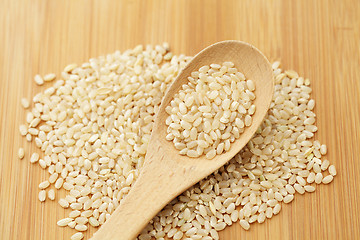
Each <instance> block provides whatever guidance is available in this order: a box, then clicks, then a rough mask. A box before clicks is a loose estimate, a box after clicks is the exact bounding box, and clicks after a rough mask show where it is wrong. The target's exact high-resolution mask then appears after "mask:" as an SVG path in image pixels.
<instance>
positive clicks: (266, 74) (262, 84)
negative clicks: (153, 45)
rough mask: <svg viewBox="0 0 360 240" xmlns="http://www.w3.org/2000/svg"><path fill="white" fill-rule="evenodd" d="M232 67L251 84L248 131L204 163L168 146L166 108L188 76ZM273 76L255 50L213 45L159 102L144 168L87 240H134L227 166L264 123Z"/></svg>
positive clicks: (240, 45)
mask: <svg viewBox="0 0 360 240" xmlns="http://www.w3.org/2000/svg"><path fill="white" fill-rule="evenodd" d="M226 61H231V62H233V63H234V64H235V67H236V68H237V69H238V70H239V71H240V72H242V73H244V75H245V77H246V78H247V79H252V80H253V81H254V83H255V86H256V90H255V95H256V99H255V100H254V104H255V106H256V111H255V114H254V115H253V121H252V124H251V125H250V127H247V128H245V131H244V132H243V133H242V134H241V135H240V138H238V139H236V140H235V141H234V142H233V143H232V144H231V148H230V150H229V151H228V152H225V153H223V154H221V155H216V156H215V157H214V158H213V159H211V160H208V159H206V158H205V155H204V156H201V157H199V158H189V157H187V156H182V155H180V154H179V151H178V150H177V149H175V147H174V144H173V142H171V141H167V140H166V139H165V136H166V134H167V132H166V130H167V126H166V124H165V119H166V118H167V116H168V114H167V113H166V112H165V107H166V106H167V105H168V104H169V103H170V101H171V100H172V99H173V97H174V94H175V93H177V92H178V91H179V90H180V89H181V86H182V85H183V84H185V83H187V81H188V79H187V77H188V76H190V73H191V72H193V71H196V70H198V69H199V68H200V67H202V66H204V65H210V64H212V63H218V64H222V63H223V62H226ZM273 88H274V80H273V71H272V69H271V66H270V63H269V61H268V60H267V59H266V57H265V56H264V55H263V54H262V53H261V52H260V51H259V50H257V49H256V48H255V47H253V46H251V45H250V44H248V43H245V42H240V41H223V42H218V43H215V44H213V45H211V46H209V47H207V48H205V49H204V50H202V51H201V52H200V53H198V54H197V55H196V56H195V57H194V58H193V59H192V61H190V62H189V64H188V65H187V66H186V67H185V68H184V69H183V70H182V71H181V72H180V73H179V75H178V76H177V78H176V79H175V81H174V82H173V83H172V85H171V86H170V88H169V89H168V91H167V93H166V94H165V97H164V98H163V100H162V103H161V106H160V109H159V112H158V114H157V116H156V119H155V124H154V127H153V131H152V134H151V138H150V142H149V146H148V149H147V153H146V157H145V162H144V166H143V167H142V169H141V172H140V175H139V177H138V179H137V180H136V182H135V184H134V185H133V187H132V188H131V190H130V192H129V194H128V195H127V196H126V197H125V198H124V199H123V200H122V201H121V204H120V206H119V207H118V208H117V209H116V210H115V212H114V213H113V214H112V215H111V217H110V219H109V220H107V221H106V223H105V224H104V225H102V227H101V228H100V229H99V230H98V231H97V232H96V233H95V234H94V236H93V237H92V240H115V239H121V240H123V239H124V240H132V239H135V238H136V237H137V236H138V234H139V233H140V232H141V230H142V229H143V228H144V227H145V226H146V225H147V224H148V223H149V221H150V220H151V219H152V218H153V217H154V216H155V215H156V214H157V213H158V212H159V211H160V210H161V209H162V208H163V207H164V206H165V205H166V204H168V203H169V202H170V201H171V200H172V199H174V198H175V197H176V196H178V195H179V194H180V193H182V192H184V191H185V190H186V189H188V188H189V187H191V186H192V185H194V184H195V183H197V182H198V181H200V180H201V179H203V178H204V177H206V176H208V175H210V174H211V173H213V172H214V171H215V170H217V169H218V168H220V167H221V166H223V165H224V164H225V163H227V162H228V161H229V160H230V159H231V158H233V157H234V156H235V154H237V153H238V152H239V151H240V150H241V149H242V148H243V147H244V146H245V145H246V144H247V142H248V141H249V140H250V139H251V137H252V136H253V135H254V133H255V131H256V130H257V129H258V127H259V126H260V124H261V122H262V121H263V119H264V117H265V115H266V112H267V111H268V108H269V106H270V102H271V99H272V96H273Z"/></svg>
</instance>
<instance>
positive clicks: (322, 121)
mask: <svg viewBox="0 0 360 240" xmlns="http://www.w3.org/2000/svg"><path fill="white" fill-rule="evenodd" d="M359 16H360V2H359V1H357V0H344V1H326V0H319V1H312V0H302V1H295V0H263V1H258V0H249V1H236V0H225V1H220V0H217V1H216V0H199V1H192V0H183V1H175V0H174V1H166V0H162V1H160V0H159V1H135V0H124V1H115V0H114V1H107V0H98V1H95V0H78V1H72V0H63V1H40V0H2V1H1V2H0V86H1V88H0V174H1V175H0V239H4V240H5V239H6V240H7V239H21V240H23V239H36V240H40V239H46V240H47V239H69V237H70V236H71V235H72V234H73V233H74V232H75V231H74V230H71V229H68V228H66V229H62V228H59V227H57V226H56V221H57V219H59V218H62V217H64V216H66V213H67V212H68V211H65V210H63V209H62V208H61V207H60V206H59V205H58V204H57V203H56V202H50V201H48V202H47V203H46V204H41V203H40V202H39V201H38V200H36V199H37V194H38V189H37V187H38V184H39V183H40V181H42V180H44V179H45V177H46V176H47V173H46V172H45V171H43V170H41V169H40V167H39V166H38V165H30V164H29V162H28V159H29V153H30V152H32V151H33V150H35V146H34V145H29V144H28V143H27V142H26V141H25V140H24V139H23V138H21V137H20V135H19V133H18V125H19V124H20V123H22V122H24V118H25V111H24V110H23V109H22V108H21V107H20V98H21V97H23V96H25V97H30V96H33V95H35V93H37V92H39V91H40V90H42V89H44V88H45V87H46V86H44V87H38V86H36V85H35V84H34V82H33V81H32V77H33V76H34V75H35V74H36V73H40V74H46V73H49V72H55V73H59V72H60V69H62V68H63V67H64V66H65V65H66V64H68V63H72V62H75V63H82V62H84V61H86V60H87V59H89V58H90V57H95V56H98V55H101V54H106V53H110V52H113V51H114V50H117V49H119V50H125V49H127V48H130V47H133V46H135V45H136V44H139V43H143V44H147V43H154V44H155V43H162V42H163V41H168V42H169V43H170V46H171V47H172V49H173V51H174V52H175V53H176V54H180V53H185V54H187V55H194V54H195V53H197V52H198V51H200V50H201V49H202V48H204V47H205V46H208V45H210V44H212V43H215V42H217V41H221V40H226V39H237V40H242V41H246V42H249V43H251V44H253V45H254V46H256V47H258V48H259V49H260V50H261V51H262V52H263V53H264V54H265V55H266V56H267V57H268V58H269V59H270V60H281V62H282V63H283V68H286V69H294V70H296V71H298V72H299V73H300V74H301V75H302V76H305V77H309V78H310V79H311V80H312V86H313V94H312V96H313V98H314V99H315V100H316V103H317V105H316V108H315V113H316V114H317V117H318V118H317V125H318V127H319V131H318V133H317V134H316V138H317V139H319V140H320V141H321V142H323V143H325V144H327V145H328V149H329V153H328V159H329V160H330V162H332V163H334V164H335V165H336V167H337V169H338V176H337V177H336V178H335V180H334V182H333V183H332V184H330V185H328V186H326V185H322V186H320V187H318V189H317V191H316V192H315V193H313V194H305V195H304V196H297V197H296V198H295V201H294V202H292V203H291V204H290V205H286V206H284V207H283V209H282V211H281V212H280V214H279V215H278V216H275V217H273V218H272V219H271V220H269V221H266V222H265V223H264V224H253V225H252V227H251V229H250V231H244V230H242V229H241V228H240V227H239V225H238V224H235V225H233V226H232V227H230V228H227V229H226V230H224V231H223V232H221V234H220V236H221V239H358V238H359V236H360V217H359V213H360V206H359V203H358V202H359V200H360V191H359V187H358V182H359V181H360V164H359V156H360V144H359V143H360V113H359V110H360V71H359V66H360V44H359V39H360V17H359ZM20 146H24V147H25V150H26V158H27V159H26V160H23V161H20V160H18V159H17V157H16V154H17V149H18V147H20ZM64 194H65V193H64V192H61V193H60V195H64ZM93 232H94V229H90V231H89V233H87V234H86V237H89V236H90V235H91V234H92V233H93Z"/></svg>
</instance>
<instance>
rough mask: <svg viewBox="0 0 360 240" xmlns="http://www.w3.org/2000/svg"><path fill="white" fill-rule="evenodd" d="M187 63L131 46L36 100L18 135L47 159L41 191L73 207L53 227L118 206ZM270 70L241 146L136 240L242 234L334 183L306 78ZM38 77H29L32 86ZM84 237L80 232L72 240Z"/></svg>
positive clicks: (69, 74) (92, 218)
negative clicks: (267, 102)
mask: <svg viewBox="0 0 360 240" xmlns="http://www.w3.org/2000/svg"><path fill="white" fill-rule="evenodd" d="M190 59H191V57H186V56H184V55H179V56H176V55H173V54H172V53H171V52H169V47H168V44H163V45H161V46H160V45H158V46H155V47H153V46H150V45H149V46H146V47H143V46H137V47H135V48H134V49H130V50H126V51H125V52H123V53H120V52H119V51H117V52H115V53H114V54H109V55H106V56H102V57H99V58H93V59H90V60H89V62H87V63H84V64H82V65H79V66H78V65H76V64H70V65H68V66H66V67H65V69H64V71H63V72H62V73H61V75H60V76H61V77H60V78H61V79H60V80H57V81H56V82H54V84H53V85H52V86H51V87H49V88H48V89H46V90H44V92H42V93H39V94H37V95H36V96H34V98H33V99H32V100H33V103H34V107H33V108H32V109H31V111H30V112H28V113H27V115H26V122H27V124H28V125H27V126H24V125H21V126H20V128H19V130H20V133H21V135H23V136H25V137H26V139H27V140H28V141H31V140H34V139H36V140H35V141H36V146H37V147H39V148H40V149H41V151H42V152H43V153H42V154H41V158H40V155H39V154H38V153H33V154H32V155H31V158H30V162H32V163H35V162H38V163H39V165H40V166H41V167H42V168H43V169H46V170H47V171H48V172H49V180H47V182H49V186H46V185H47V184H48V183H47V182H46V181H45V182H46V183H41V188H44V187H45V186H46V187H45V188H49V187H50V188H52V185H54V187H55V188H56V189H61V188H64V189H65V190H67V191H68V195H67V196H66V197H64V198H58V197H55V198H58V199H57V201H58V203H59V205H60V206H62V207H63V208H70V209H69V217H68V218H65V219H67V220H60V221H59V222H58V225H60V226H64V227H65V226H68V227H70V228H74V229H76V230H78V231H86V230H87V228H88V226H89V225H88V224H90V225H91V226H93V227H98V226H101V225H102V224H104V222H105V221H106V220H107V219H108V218H109V217H110V215H111V213H113V211H114V210H115V209H116V207H118V206H119V204H120V201H121V200H122V199H123V198H124V197H125V196H126V195H127V194H128V192H129V191H130V189H131V186H132V185H133V184H134V183H135V181H136V179H137V177H138V175H139V171H140V170H141V167H142V166H143V163H144V158H145V154H146V149H147V144H148V142H149V138H150V134H151V130H152V126H153V122H154V116H155V114H156V112H157V111H158V108H159V105H160V102H161V99H162V97H163V96H164V93H165V91H166V89H167V87H168V86H169V85H170V83H171V82H172V81H173V79H174V78H175V77H176V75H177V74H178V73H179V71H180V70H181V69H182V68H183V67H184V66H185V65H186V63H187V62H188V61H189V60H190ZM272 67H273V70H274V75H275V92H274V97H273V101H272V103H271V106H270V109H269V111H268V114H267V116H266V117H265V119H264V121H263V123H262V125H261V126H260V127H259V129H258V130H257V132H256V134H255V135H254V136H253V138H252V139H251V140H250V142H249V143H248V144H247V146H246V147H245V148H243V149H242V150H241V151H240V152H239V153H238V154H237V155H236V156H235V157H234V158H233V159H232V160H231V161H230V162H229V163H228V164H226V165H225V166H223V167H221V168H220V169H219V170H217V171H216V172H215V173H213V174H211V175H210V176H208V177H207V178H205V179H203V180H201V181H200V182H199V183H197V184H196V185H194V186H193V187H191V188H190V189H188V190H186V191H185V192H184V193H183V194H181V195H180V196H178V197H177V198H176V199H174V200H173V201H171V203H169V204H168V205H167V206H166V207H165V208H164V209H163V210H162V211H161V212H160V213H158V214H157V216H155V217H154V218H153V219H152V220H151V221H150V223H149V224H148V225H147V226H146V227H145V229H143V231H142V232H141V234H140V235H139V237H138V239H141V240H145V239H150V238H152V237H155V238H157V239H162V238H164V237H168V238H173V239H181V238H187V239H219V235H218V233H217V232H218V231H221V230H223V229H224V228H226V226H229V225H232V224H235V223H236V222H239V223H237V224H240V226H242V227H243V228H244V229H245V230H248V229H249V228H250V226H251V223H253V222H258V223H262V222H264V221H265V220H266V218H271V217H273V215H276V214H278V213H279V212H280V210H281V208H282V202H283V203H290V202H292V201H293V199H294V197H295V195H296V192H300V193H304V192H305V191H306V192H313V191H315V185H316V184H320V183H330V182H331V181H332V180H333V176H335V175H336V169H335V167H334V165H330V166H329V164H328V163H327V162H326V163H324V162H325V161H323V160H321V158H322V156H323V155H324V154H326V152H327V149H326V147H325V145H321V144H320V142H318V141H316V140H315V141H314V140H313V136H314V133H315V132H316V131H317V127H316V125H315V117H316V115H315V113H314V112H313V109H314V106H315V102H314V100H311V99H310V94H311V91H312V89H311V87H310V86H309V85H310V81H309V79H304V78H303V77H300V76H299V75H298V74H297V73H296V72H295V71H292V70H291V71H283V70H282V69H280V63H279V62H275V63H274V64H273V65H272ZM40 78H41V80H43V78H42V77H41V76H39V75H37V76H36V77H35V79H36V81H37V82H38V83H40V82H41V81H40ZM42 83H43V82H42ZM34 119H36V120H34ZM34 121H35V122H34ZM323 169H326V170H323ZM50 191H52V189H51V190H49V193H48V196H49V198H50V196H52V193H50ZM58 196H59V195H58ZM51 198H52V197H51ZM51 198H50V199H51ZM45 199H46V190H40V192H39V200H40V201H45ZM83 236H84V235H83V233H81V232H78V233H76V234H74V235H73V236H72V237H71V239H73V240H76V239H78V240H79V239H82V238H83Z"/></svg>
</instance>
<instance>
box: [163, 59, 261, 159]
mask: <svg viewBox="0 0 360 240" xmlns="http://www.w3.org/2000/svg"><path fill="white" fill-rule="evenodd" d="M254 90H255V84H254V82H253V81H252V80H250V79H248V80H246V78H245V76H244V74H243V73H241V72H239V71H238V69H236V66H234V63H232V62H224V63H222V65H219V64H210V65H209V66H208V65H205V66H202V67H201V68H199V70H197V71H194V72H192V73H191V74H190V76H189V77H188V82H187V83H186V84H183V85H182V88H181V89H180V91H179V92H177V93H176V94H175V95H174V98H173V100H172V101H171V102H170V104H169V105H168V106H167V107H166V108H165V110H166V112H167V114H168V115H169V116H168V117H167V119H166V121H165V123H166V125H167V126H168V128H167V135H166V139H167V140H168V141H172V142H173V143H174V146H175V148H176V149H177V150H179V153H180V154H181V155H187V156H188V157H199V156H202V155H205V156H206V158H207V159H212V158H214V157H215V156H216V155H217V154H218V155H219V154H222V153H223V152H227V151H229V150H230V146H231V143H232V142H234V141H235V140H236V139H237V138H239V137H240V135H241V134H242V133H243V132H244V128H245V127H249V126H250V125H251V123H252V115H253V114H254V113H255V105H254V104H252V103H253V100H254V99H255V93H254Z"/></svg>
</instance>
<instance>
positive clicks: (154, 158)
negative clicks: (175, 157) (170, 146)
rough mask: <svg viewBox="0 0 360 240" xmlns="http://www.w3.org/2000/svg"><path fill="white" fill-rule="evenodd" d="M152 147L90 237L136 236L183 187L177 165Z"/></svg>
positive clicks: (129, 238)
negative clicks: (131, 183)
mask: <svg viewBox="0 0 360 240" xmlns="http://www.w3.org/2000/svg"><path fill="white" fill-rule="evenodd" d="M155 148H157V149H153V150H154V151H151V153H150V152H149V153H148V155H149V156H148V155H147V156H146V161H145V164H144V166H143V168H142V169H141V173H140V175H139V177H138V179H137V181H136V182H135V184H134V186H133V187H132V188H131V190H130V192H129V194H128V195H127V196H126V197H125V198H124V199H123V200H122V201H121V204H120V206H119V207H118V208H117V209H116V210H115V212H114V213H112V215H111V217H110V219H108V220H107V221H106V223H105V224H104V225H102V226H101V228H100V229H99V230H98V231H97V232H96V233H95V234H94V236H93V237H92V238H91V239H92V240H115V239H119V240H133V239H135V238H136V237H137V236H138V234H139V233H140V232H141V230H142V229H143V228H144V227H145V226H146V225H147V224H148V223H149V221H150V220H151V219H152V218H153V217H154V216H155V215H156V214H157V213H158V212H159V211H160V210H161V209H162V208H163V207H164V206H165V205H166V204H167V203H168V202H170V201H171V200H172V199H173V198H175V197H176V196H177V195H178V194H180V193H181V192H182V191H184V190H185V189H186V186H185V185H184V182H185V181H181V179H179V174H175V173H176V171H177V170H180V169H177V168H176V166H174V165H173V164H168V161H166V158H168V157H169V156H165V155H166V153H164V152H165V151H162V150H164V149H162V148H161V147H158V146H156V147H155ZM174 167H175V169H174ZM178 167H180V166H178ZM180 176H181V175H180ZM184 188H185V189H184Z"/></svg>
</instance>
